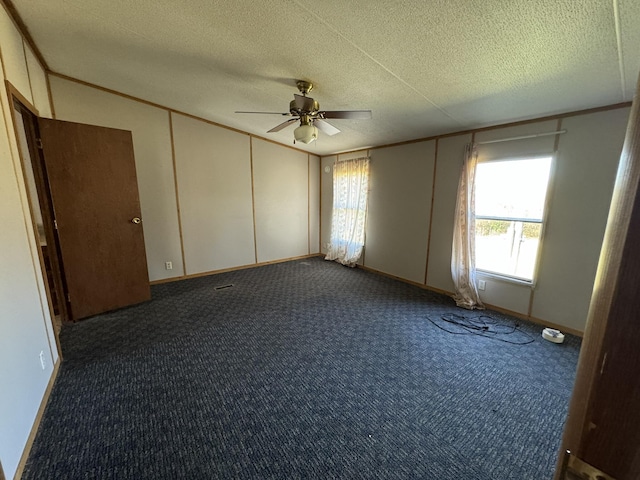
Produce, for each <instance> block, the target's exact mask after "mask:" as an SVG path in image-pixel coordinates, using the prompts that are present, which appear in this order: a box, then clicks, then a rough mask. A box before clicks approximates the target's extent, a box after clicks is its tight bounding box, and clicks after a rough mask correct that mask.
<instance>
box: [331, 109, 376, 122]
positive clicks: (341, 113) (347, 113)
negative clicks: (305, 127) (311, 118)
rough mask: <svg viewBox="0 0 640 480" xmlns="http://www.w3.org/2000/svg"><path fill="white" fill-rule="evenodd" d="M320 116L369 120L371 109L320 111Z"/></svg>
mask: <svg viewBox="0 0 640 480" xmlns="http://www.w3.org/2000/svg"><path fill="white" fill-rule="evenodd" d="M320 116H321V117H322V118H347V119H358V120H369V119H370V118H371V110H335V111H332V112H331V111H330V112H320Z"/></svg>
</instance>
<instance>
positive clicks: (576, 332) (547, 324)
mask: <svg viewBox="0 0 640 480" xmlns="http://www.w3.org/2000/svg"><path fill="white" fill-rule="evenodd" d="M357 267H358V268H361V269H362V270H366V271H367V272H371V273H375V274H377V275H382V276H384V277H388V278H393V279H394V280H398V281H400V282H403V283H408V284H409V285H414V286H416V287H420V288H422V289H424V290H429V291H431V292H436V293H441V294H443V295H447V296H449V297H452V296H453V295H454V293H453V292H449V291H447V290H442V289H440V288H436V287H431V286H429V285H425V284H424V283H419V282H414V281H411V280H407V279H406V278H402V277H398V276H396V275H391V274H389V273H385V272H381V271H379V270H376V269H374V268H371V267H365V266H364V265H357ZM485 306H486V307H487V308H488V309H490V310H495V311H496V312H500V313H504V314H507V315H511V316H512V317H516V318H520V319H522V320H528V321H530V322H532V323H535V324H537V325H541V326H543V327H551V328H555V329H557V330H561V331H563V332H566V333H570V334H571V335H575V336H576V337H580V338H582V337H583V336H584V332H583V331H581V330H576V329H574V328H570V327H566V326H564V325H558V324H557V323H553V322H549V321H547V320H543V319H541V318H537V317H532V316H530V315H527V314H525V313H519V312H514V311H513V310H509V309H507V308H502V307H499V306H497V305H492V304H489V303H485Z"/></svg>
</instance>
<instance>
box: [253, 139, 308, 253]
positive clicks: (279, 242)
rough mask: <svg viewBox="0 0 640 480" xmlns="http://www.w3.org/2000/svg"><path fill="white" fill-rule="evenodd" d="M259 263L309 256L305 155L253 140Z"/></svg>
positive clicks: (306, 162)
mask: <svg viewBox="0 0 640 480" xmlns="http://www.w3.org/2000/svg"><path fill="white" fill-rule="evenodd" d="M253 172H254V195H255V212H256V243H257V253H258V262H260V263H262V262H269V261H272V260H277V259H280V258H287V257H298V256H303V255H308V254H309V224H308V218H309V189H308V183H309V180H308V179H309V161H308V155H307V153H304V152H300V151H298V150H293V149H290V148H283V147H282V146H280V145H276V144H274V143H271V142H267V141H264V140H259V139H253Z"/></svg>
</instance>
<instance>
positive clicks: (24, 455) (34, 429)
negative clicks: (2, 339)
mask: <svg viewBox="0 0 640 480" xmlns="http://www.w3.org/2000/svg"><path fill="white" fill-rule="evenodd" d="M59 368H60V359H58V361H57V362H56V363H55V364H54V366H53V372H51V377H50V378H49V383H48V384H47V389H46V390H45V391H44V395H43V397H42V400H41V401H40V407H39V408H38V413H37V415H36V418H35V420H34V421H33V425H32V427H31V431H30V432H29V438H27V443H26V444H25V446H24V450H23V451H22V456H21V457H20V462H18V469H17V470H16V473H15V475H14V476H13V479H14V480H20V478H22V474H23V472H24V467H25V466H26V464H27V459H28V458H29V453H31V447H32V446H33V441H34V440H35V438H36V433H38V428H39V427H40V422H41V421H42V415H43V414H44V409H45V408H46V406H47V402H48V401H49V395H51V390H52V389H53V385H54V384H55V382H56V379H57V378H58V370H59ZM0 473H2V472H1V471H0ZM0 480H4V476H0Z"/></svg>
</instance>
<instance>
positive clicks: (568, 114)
mask: <svg viewBox="0 0 640 480" xmlns="http://www.w3.org/2000/svg"><path fill="white" fill-rule="evenodd" d="M630 106H631V102H621V103H614V104H611V105H603V106H601V107H594V108H587V109H584V110H575V111H573V112H566V113H558V114H554V115H548V116H545V117H539V118H531V119H528V120H519V121H517V122H510V123H501V124H498V125H490V126H487V127H480V128H472V129H469V130H461V131H459V132H451V133H444V134H441V135H432V136H430V137H424V138H417V139H415V140H406V141H404V142H397V143H387V144H384V145H376V146H372V147H369V148H370V149H373V150H375V149H377V148H389V147H398V146H401V145H409V144H411V143H418V142H428V141H430V140H437V139H440V138H448V137H457V136H458V135H468V134H470V133H472V134H475V133H480V132H486V131H489V130H499V129H501V128H508V127H517V126H520V125H529V124H531V123H538V122H545V121H548V120H557V119H560V118H568V117H577V116H580V115H589V114H590V113H598V112H606V111H609V110H616V109H618V108H626V107H630ZM361 150H363V149H361V148H359V149H357V150H350V151H345V152H340V153H341V154H347V153H349V154H351V153H354V152H360V151H361ZM331 155H335V154H334V153H328V154H326V155H323V156H325V157H328V156H331Z"/></svg>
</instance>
